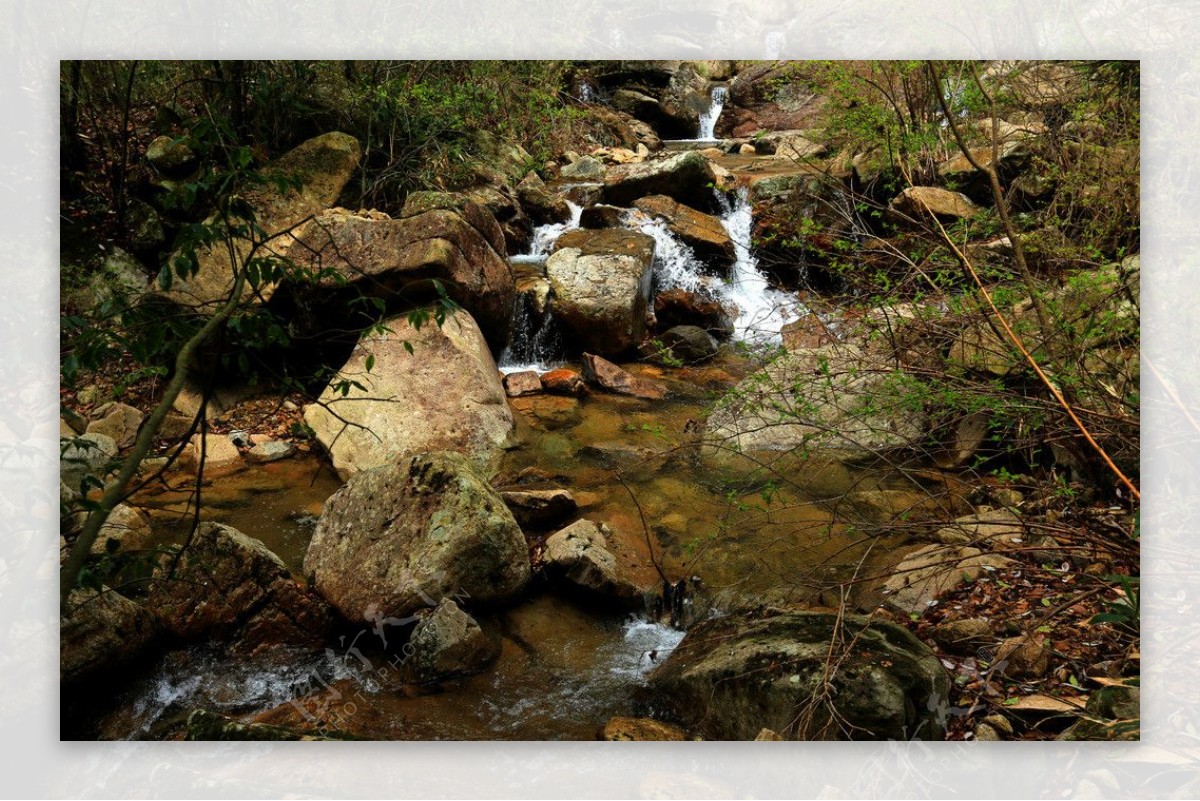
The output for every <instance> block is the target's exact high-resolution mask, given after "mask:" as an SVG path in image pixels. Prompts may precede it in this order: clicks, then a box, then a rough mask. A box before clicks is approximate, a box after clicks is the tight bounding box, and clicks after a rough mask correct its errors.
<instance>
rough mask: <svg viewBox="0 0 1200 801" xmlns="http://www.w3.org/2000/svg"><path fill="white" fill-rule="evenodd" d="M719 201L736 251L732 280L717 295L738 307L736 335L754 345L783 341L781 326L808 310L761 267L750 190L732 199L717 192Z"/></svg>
mask: <svg viewBox="0 0 1200 801" xmlns="http://www.w3.org/2000/svg"><path fill="white" fill-rule="evenodd" d="M717 202H718V203H720V204H721V225H722V226H724V228H725V232H726V233H727V234H729V239H730V240H731V241H732V242H733V248H734V253H735V254H736V261H735V262H734V265H733V270H732V272H731V276H730V280H729V281H728V282H727V283H724V284H722V285H721V293H720V296H719V297H718V300H720V301H722V302H724V303H730V304H732V305H734V306H736V307H737V310H738V316H737V319H735V320H734V323H733V327H734V334H733V337H734V339H736V340H738V341H741V342H748V343H751V344H776V343H779V342H782V341H783V337H782V335H781V334H780V329H782V328H783V326H784V325H785V324H787V323H789V322H791V321H793V320H796V319H798V318H799V317H800V316H801V315H802V314H804V313H805V312H806V309H805V308H804V305H803V304H801V303H800V301H799V300H797V299H796V298H795V297H794V296H793V295H791V294H789V293H787V292H781V291H780V290H778V289H774V288H773V287H771V286H770V283H769V282H768V281H767V277H766V276H765V275H763V273H762V272H761V271H760V270H759V269H758V259H756V258H755V257H754V254H753V252H752V251H751V248H750V236H751V233H752V232H753V230H754V214H753V207H752V206H751V204H750V193H749V190H747V189H746V188H745V187H743V188H741V189H739V190H738V191H737V194H736V195H735V197H734V199H733V201H732V202H731V201H730V200H729V198H728V197H727V196H726V195H724V194H721V193H719V192H718V193H717Z"/></svg>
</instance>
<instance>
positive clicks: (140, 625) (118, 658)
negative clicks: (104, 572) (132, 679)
mask: <svg viewBox="0 0 1200 801" xmlns="http://www.w3.org/2000/svg"><path fill="white" fill-rule="evenodd" d="M59 625H60V630H59V631H60V634H59V676H60V679H61V681H62V683H63V684H64V685H71V684H76V683H78V682H80V681H81V680H85V679H88V678H91V677H93V676H99V675H102V674H105V673H109V672H111V671H112V670H114V669H116V668H120V667H123V666H125V665H128V664H130V663H131V662H132V661H133V660H134V659H136V658H137V657H138V656H139V655H140V654H141V653H142V652H143V651H144V650H145V649H146V648H147V646H149V645H150V644H151V642H152V641H153V640H154V637H155V636H156V634H157V632H158V626H157V624H156V621H155V620H154V616H153V615H152V614H150V612H148V611H147V610H146V609H144V608H143V607H141V606H139V605H138V604H136V603H134V602H133V601H131V600H129V599H128V598H126V597H124V596H123V595H118V594H117V593H116V592H114V591H113V590H111V589H109V588H108V587H102V588H101V589H100V591H96V590H94V589H76V590H72V591H71V595H70V597H69V598H68V599H67V605H66V607H65V613H64V614H62V615H61V617H60V618H59Z"/></svg>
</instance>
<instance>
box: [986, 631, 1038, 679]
mask: <svg viewBox="0 0 1200 801" xmlns="http://www.w3.org/2000/svg"><path fill="white" fill-rule="evenodd" d="M992 663H993V664H995V665H997V666H999V668H1000V673H1001V674H1003V675H1004V676H1007V677H1008V678H1010V679H1040V678H1042V677H1043V676H1045V675H1046V671H1048V670H1049V669H1050V649H1049V647H1047V645H1046V638H1045V636H1044V635H1041V634H1030V635H1022V636H1019V637H1009V638H1008V639H1006V640H1004V641H1003V642H1001V643H1000V645H999V646H997V647H996V655H995V658H994V659H993V660H992Z"/></svg>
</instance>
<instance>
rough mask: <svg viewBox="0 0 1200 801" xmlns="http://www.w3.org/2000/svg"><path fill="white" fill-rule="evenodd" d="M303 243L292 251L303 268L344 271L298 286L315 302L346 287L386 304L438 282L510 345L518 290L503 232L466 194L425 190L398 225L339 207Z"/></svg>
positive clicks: (490, 334) (309, 229)
mask: <svg viewBox="0 0 1200 801" xmlns="http://www.w3.org/2000/svg"><path fill="white" fill-rule="evenodd" d="M298 239H299V242H300V245H301V246H300V247H293V248H291V250H290V251H289V256H290V258H291V259H292V261H293V262H294V263H295V264H296V265H297V266H298V267H304V268H308V269H311V270H319V269H323V270H333V271H334V272H335V273H336V277H335V276H329V277H326V278H322V279H321V280H319V281H318V282H317V283H316V284H315V285H313V286H298V287H295V288H294V291H295V292H297V293H298V294H301V295H303V296H305V297H308V298H311V302H312V303H313V304H320V303H322V302H324V303H328V302H330V301H329V299H330V297H331V296H332V294H333V292H334V290H335V289H337V288H338V287H340V286H343V285H345V286H350V287H354V288H356V289H358V290H359V291H361V292H362V293H363V294H365V295H366V296H368V297H381V298H385V299H386V298H389V297H391V296H393V295H394V294H395V293H396V292H399V291H402V290H405V291H408V292H410V293H411V292H415V291H427V290H420V287H421V286H423V285H424V284H426V283H428V281H429V280H430V279H436V280H438V281H440V282H441V283H442V284H443V285H444V286H445V288H446V291H447V293H448V294H449V295H450V296H451V297H452V298H454V300H456V301H457V302H458V303H459V304H460V305H462V307H463V308H464V309H466V310H467V311H468V312H470V313H471V316H472V317H474V318H475V319H476V320H477V321H478V322H479V324H480V327H481V329H482V330H483V331H484V332H485V335H486V336H487V338H488V341H489V342H492V343H493V344H496V345H500V344H503V343H504V342H506V341H507V338H508V330H509V325H510V322H511V321H510V317H511V315H512V306H513V300H514V298H515V297H516V285H515V282H514V279H513V272H512V268H511V266H510V265H509V263H508V260H507V259H506V258H505V245H504V242H503V234H502V233H501V232H500V229H499V226H498V225H497V223H496V220H495V218H494V217H493V216H492V215H491V213H490V212H488V211H487V210H486V209H484V208H482V207H480V206H479V205H478V204H476V203H474V202H472V201H470V200H469V199H467V198H465V197H463V196H461V195H453V194H447V193H432V192H426V193H417V194H416V195H415V196H414V197H410V198H409V200H408V202H407V203H406V204H405V207H404V212H403V214H402V216H401V217H399V218H398V219H394V220H393V219H384V220H378V219H374V218H373V217H370V216H362V215H358V214H352V213H350V212H348V211H346V210H345V209H333V210H330V211H326V212H324V213H322V214H320V215H319V216H317V217H316V218H315V219H313V220H312V222H310V223H309V224H308V225H306V226H305V228H304V230H303V231H302V232H301V233H300V234H299V236H298ZM497 245H499V247H500V250H497V249H496V247H497Z"/></svg>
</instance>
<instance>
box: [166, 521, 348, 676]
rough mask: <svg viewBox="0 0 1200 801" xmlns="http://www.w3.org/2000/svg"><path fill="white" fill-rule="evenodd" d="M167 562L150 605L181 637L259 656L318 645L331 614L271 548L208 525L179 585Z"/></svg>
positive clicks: (188, 554) (182, 568)
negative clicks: (280, 647)
mask: <svg viewBox="0 0 1200 801" xmlns="http://www.w3.org/2000/svg"><path fill="white" fill-rule="evenodd" d="M169 563H170V559H169V558H164V560H163V565H162V566H161V567H160V569H159V570H158V571H157V573H158V574H159V575H158V576H157V578H158V580H157V581H155V582H154V583H153V584H152V585H151V591H150V598H149V601H148V604H149V606H150V608H152V609H154V610H155V612H156V613H157V614H158V616H159V618H160V619H161V620H162V621H163V623H164V625H165V626H166V627H167V629H169V630H170V631H171V632H172V633H173V634H175V635H176V636H177V637H180V638H181V639H183V640H186V641H190V642H211V641H217V642H229V643H232V647H233V648H234V649H235V650H237V651H240V652H244V653H254V652H256V651H260V650H264V649H268V648H271V647H274V646H277V645H280V644H287V645H297V646H308V647H317V646H320V645H321V644H323V643H324V640H325V636H326V635H327V634H328V633H329V631H330V630H331V627H332V622H333V620H332V616H331V615H330V611H329V608H328V607H327V606H326V605H325V603H324V602H323V601H321V599H320V598H317V597H316V596H315V595H313V594H312V593H310V592H308V591H307V590H305V589H304V588H303V587H302V586H301V585H300V584H298V583H297V582H296V580H295V579H294V578H292V575H291V573H290V572H289V571H288V569H287V567H286V566H285V565H284V563H283V560H282V559H280V558H279V557H278V556H276V555H275V554H274V553H272V552H271V551H270V550H269V549H268V548H267V546H265V545H263V543H262V542H261V541H259V540H257V539H254V538H253V537H248V536H246V535H245V534H243V533H242V532H240V531H238V530H237V529H235V528H232V527H230V526H225V525H221V524H219V523H202V524H201V525H200V527H199V528H198V529H197V530H196V534H195V536H194V537H193V538H192V542H191V545H190V546H189V547H188V549H187V550H186V551H184V553H183V555H182V556H181V557H180V558H179V564H178V567H177V569H176V572H175V577H174V578H173V579H167V578H166V575H165V573H166V570H167V568H168V565H169Z"/></svg>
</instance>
